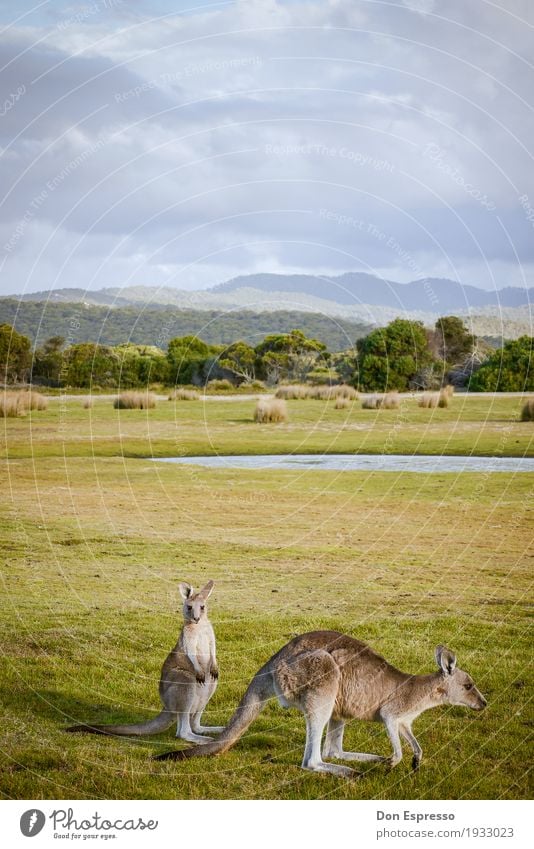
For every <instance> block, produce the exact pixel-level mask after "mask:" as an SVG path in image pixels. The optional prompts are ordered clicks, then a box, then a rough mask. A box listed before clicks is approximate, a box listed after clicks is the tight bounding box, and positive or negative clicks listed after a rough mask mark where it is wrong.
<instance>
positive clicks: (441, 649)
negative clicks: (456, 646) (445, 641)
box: [436, 646, 456, 675]
mask: <svg viewBox="0 0 534 849" xmlns="http://www.w3.org/2000/svg"><path fill="white" fill-rule="evenodd" d="M436 662H437V664H438V666H439V667H440V669H441V670H442V671H443V673H444V674H445V675H452V673H453V672H454V670H455V669H456V655H455V654H454V652H453V651H451V650H450V649H448V648H446V646H437V648H436Z"/></svg>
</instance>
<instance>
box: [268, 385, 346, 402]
mask: <svg viewBox="0 0 534 849" xmlns="http://www.w3.org/2000/svg"><path fill="white" fill-rule="evenodd" d="M275 397H276V398H281V399H283V400H286V401H306V400H313V401H335V400H336V399H337V398H346V399H347V400H350V401H353V400H355V399H356V398H357V397H358V393H357V391H356V390H355V389H354V387H353V386H347V384H345V383H341V384H339V385H337V384H336V385H333V386H311V385H308V384H305V383H293V384H290V385H288V386H279V387H278V390H277V392H276V396H275Z"/></svg>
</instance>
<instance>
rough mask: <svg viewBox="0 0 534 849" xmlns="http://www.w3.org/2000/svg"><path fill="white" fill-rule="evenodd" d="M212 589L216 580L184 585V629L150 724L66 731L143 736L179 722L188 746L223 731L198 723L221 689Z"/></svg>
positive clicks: (163, 673)
mask: <svg viewBox="0 0 534 849" xmlns="http://www.w3.org/2000/svg"><path fill="white" fill-rule="evenodd" d="M212 590H213V581H208V583H207V584H206V586H205V587H203V589H201V590H199V592H198V593H195V592H194V590H193V587H191V586H190V585H189V584H186V583H181V584H180V594H181V596H182V598H183V599H184V605H183V614H184V625H183V628H182V630H181V633H180V637H179V639H178V642H177V643H176V645H175V647H174V648H173V650H172V651H171V652H170V654H169V655H168V657H167V659H166V661H165V663H164V664H163V667H162V669H161V678H160V682H159V695H160V698H161V701H162V703H163V710H162V711H161V713H160V714H159V715H158V716H156V717H154V719H150V720H148V721H147V722H139V723H136V724H135V725H72V726H71V727H70V728H66V729H65V730H66V731H72V732H76V731H87V732H88V733H90V734H110V735H119V736H122V735H126V736H130V735H133V736H141V735H143V734H158V733H159V732H160V731H165V730H166V729H167V728H168V727H169V726H170V725H172V723H173V722H174V721H175V720H176V722H177V726H176V736H177V737H180V738H181V739H182V740H187V741H188V742H189V743H205V742H206V741H208V740H212V739H213V738H212V737H202V736H200V735H202V734H206V733H209V732H212V733H213V734H218V733H220V732H221V731H224V728H223V727H218V726H213V727H207V726H204V725H201V724H200V717H201V716H202V712H203V711H204V709H205V707H206V705H207V703H208V702H209V700H210V699H211V697H212V695H213V693H214V692H215V690H216V687H217V679H218V676H219V670H218V668H217V659H216V656H215V634H214V632H213V628H212V625H211V622H210V621H209V619H208V613H207V605H206V602H207V600H208V598H209V596H210V595H211V591H212Z"/></svg>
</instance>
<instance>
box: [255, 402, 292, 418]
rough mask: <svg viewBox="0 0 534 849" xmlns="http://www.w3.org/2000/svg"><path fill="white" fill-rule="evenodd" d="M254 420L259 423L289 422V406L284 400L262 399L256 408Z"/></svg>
mask: <svg viewBox="0 0 534 849" xmlns="http://www.w3.org/2000/svg"><path fill="white" fill-rule="evenodd" d="M254 421H255V422H258V423H259V424H266V423H267V422H276V423H278V422H287V406H286V402H285V401H283V400H271V401H267V400H263V399H262V400H260V401H258V403H257V404H256V409H255V410H254Z"/></svg>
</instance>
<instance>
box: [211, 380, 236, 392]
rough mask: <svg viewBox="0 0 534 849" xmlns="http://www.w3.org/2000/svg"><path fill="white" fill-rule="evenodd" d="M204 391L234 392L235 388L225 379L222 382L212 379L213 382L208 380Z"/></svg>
mask: <svg viewBox="0 0 534 849" xmlns="http://www.w3.org/2000/svg"><path fill="white" fill-rule="evenodd" d="M206 390H207V391H208V392H235V386H234V384H233V383H231V382H230V381H229V380H227V379H226V378H225V377H223V378H222V380H219V379H218V378H214V379H213V380H208V382H207V383H206Z"/></svg>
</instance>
